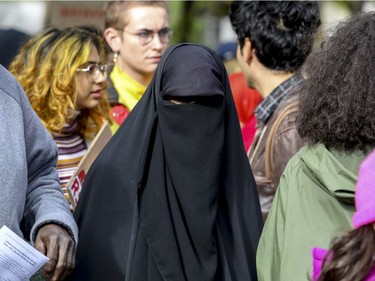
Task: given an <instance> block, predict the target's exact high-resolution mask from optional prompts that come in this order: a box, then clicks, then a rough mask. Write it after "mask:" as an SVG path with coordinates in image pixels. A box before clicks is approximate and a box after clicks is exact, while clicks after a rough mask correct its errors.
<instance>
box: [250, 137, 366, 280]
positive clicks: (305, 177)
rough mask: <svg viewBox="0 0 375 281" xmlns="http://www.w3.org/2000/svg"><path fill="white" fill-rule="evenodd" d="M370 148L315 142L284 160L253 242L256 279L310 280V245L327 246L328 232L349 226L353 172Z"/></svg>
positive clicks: (353, 182)
mask: <svg viewBox="0 0 375 281" xmlns="http://www.w3.org/2000/svg"><path fill="white" fill-rule="evenodd" d="M369 153H370V149H368V150H366V151H357V152H355V153H351V154H348V153H346V152H339V151H336V150H329V149H327V148H326V147H325V146H324V145H323V144H317V145H312V146H305V147H303V148H302V149H301V150H300V151H299V152H298V153H297V154H296V155H295V156H294V157H293V158H292V159H291V160H290V161H289V162H288V164H287V166H286V168H285V170H284V173H283V175H282V176H281V179H280V184H279V187H278V190H277V192H276V196H275V198H274V201H273V204H272V208H271V211H270V213H269V216H268V218H267V220H266V224H265V227H264V229H263V233H262V236H261V239H260V242H259V246H258V251H257V272H258V279H259V281H278V280H280V281H303V280H309V278H310V276H311V272H312V258H311V249H312V248H313V247H321V248H328V247H329V244H330V241H331V240H332V238H334V237H335V236H337V235H340V234H342V233H343V232H345V231H347V230H349V229H351V228H352V224H351V217H352V215H353V213H354V210H355V209H354V191H355V183H356V180H357V173H358V169H359V165H360V163H361V162H362V160H363V159H364V158H365V157H366V155H367V154H369Z"/></svg>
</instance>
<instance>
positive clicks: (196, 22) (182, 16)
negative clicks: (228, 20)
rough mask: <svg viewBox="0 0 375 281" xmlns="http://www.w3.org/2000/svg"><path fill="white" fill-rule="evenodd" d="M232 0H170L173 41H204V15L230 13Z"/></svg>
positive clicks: (216, 16) (218, 15)
mask: <svg viewBox="0 0 375 281" xmlns="http://www.w3.org/2000/svg"><path fill="white" fill-rule="evenodd" d="M231 2H232V1H168V5H169V12H170V22H171V26H172V28H173V30H174V34H173V42H174V43H178V42H196V43H202V42H204V41H205V40H204V38H203V36H204V27H205V26H204V25H205V22H204V16H205V15H207V14H209V15H212V16H213V17H215V18H217V19H218V18H220V17H223V16H227V15H228V11H229V7H230V3H231Z"/></svg>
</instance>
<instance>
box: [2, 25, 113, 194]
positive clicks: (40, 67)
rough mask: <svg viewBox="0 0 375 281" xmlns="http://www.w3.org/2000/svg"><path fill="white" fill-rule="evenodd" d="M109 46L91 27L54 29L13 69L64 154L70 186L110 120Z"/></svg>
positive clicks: (28, 47) (62, 166)
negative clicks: (89, 148) (84, 157)
mask: <svg viewBox="0 0 375 281" xmlns="http://www.w3.org/2000/svg"><path fill="white" fill-rule="evenodd" d="M104 61H105V51H104V44H103V41H102V36H101V33H100V31H98V30H97V29H96V28H94V27H91V26H79V27H68V28H64V29H57V28H50V29H48V30H45V31H44V32H42V33H40V34H38V35H36V36H34V37H32V38H31V39H30V40H29V41H28V42H26V44H25V45H24V46H23V47H22V48H21V50H20V52H19V54H18V55H17V56H16V58H15V59H14V61H13V62H12V63H11V65H10V67H9V70H10V72H12V73H13V75H14V76H15V77H16V78H17V80H18V81H19V83H20V84H21V86H22V87H23V89H24V90H25V92H26V94H27V96H28V98H29V101H30V103H31V105H32V107H33V109H34V110H35V112H36V113H37V114H38V116H39V118H40V119H41V121H42V123H43V124H44V126H45V127H46V128H47V130H48V131H49V132H50V133H51V135H52V136H53V138H54V140H55V142H56V144H57V146H58V150H59V160H58V166H57V168H58V172H59V177H60V181H61V187H62V188H63V191H64V194H65V196H66V198H67V199H68V200H69V197H68V193H67V190H66V185H67V183H68V181H69V179H70V177H71V176H72V174H73V173H74V171H75V169H76V168H77V166H78V163H79V161H80V160H81V159H82V158H83V156H84V155H85V153H86V152H87V145H88V144H87V143H86V142H87V141H89V140H92V139H93V137H94V136H95V134H96V133H97V132H98V131H99V129H100V128H101V126H102V125H103V123H104V122H105V120H106V119H108V111H109V105H108V101H107V94H106V92H105V88H106V82H105V81H106V76H107V66H106V65H103V64H101V63H102V62H104Z"/></svg>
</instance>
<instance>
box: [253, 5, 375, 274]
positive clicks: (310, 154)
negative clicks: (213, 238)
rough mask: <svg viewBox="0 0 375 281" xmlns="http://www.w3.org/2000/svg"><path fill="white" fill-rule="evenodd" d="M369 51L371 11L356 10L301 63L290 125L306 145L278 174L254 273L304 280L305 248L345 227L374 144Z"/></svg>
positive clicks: (373, 63)
mask: <svg viewBox="0 0 375 281" xmlns="http://www.w3.org/2000/svg"><path fill="white" fill-rule="evenodd" d="M374 51H375V13H373V12H372V13H363V14H358V15H356V16H353V17H352V18H350V19H348V20H346V21H344V22H342V23H341V24H340V25H338V28H337V30H336V32H335V33H334V34H333V35H332V36H331V37H330V38H329V39H328V40H327V41H326V42H325V43H324V44H323V46H322V49H321V50H320V51H318V52H317V53H316V54H314V56H313V57H312V58H311V62H310V63H309V64H308V65H307V68H306V76H307V77H308V78H307V79H306V81H305V83H304V84H303V86H302V88H301V92H300V95H299V113H298V117H297V129H298V132H299V133H300V135H301V137H302V138H303V139H304V140H306V142H308V145H306V146H305V147H303V148H302V149H301V150H300V151H299V152H298V153H297V154H296V155H295V156H293V158H292V159H291V160H290V161H289V163H288V165H287V166H286V168H285V170H284V173H283V175H282V176H281V179H280V184H279V187H278V190H277V192H276V195H275V198H274V201H273V204H272V208H271V211H270V213H269V216H268V218H267V221H266V225H265V228H264V231H263V233H262V237H261V240H260V242H259V246H258V250H257V270H258V275H259V277H260V280H288V281H290V280H306V279H307V278H308V274H309V273H311V265H312V260H311V255H310V251H311V248H312V247H322V248H327V247H328V246H329V244H330V241H331V239H332V238H333V237H334V236H336V235H337V234H339V233H340V232H343V231H347V230H350V229H351V228H352V226H351V217H352V215H353V213H354V211H355V208H354V192H355V184H356V181H357V173H358V169H359V165H360V163H361V162H362V161H363V159H364V158H365V157H366V156H367V155H368V154H369V153H370V152H371V151H372V150H373V149H374V148H375V114H374V108H375V94H374V93H375V83H374V78H373V73H374V71H375V58H374V56H373V54H374ZM329 280H333V279H329ZM334 280H336V279H334ZM337 280H344V279H337ZM345 280H351V281H352V280H353V279H351V278H349V279H345Z"/></svg>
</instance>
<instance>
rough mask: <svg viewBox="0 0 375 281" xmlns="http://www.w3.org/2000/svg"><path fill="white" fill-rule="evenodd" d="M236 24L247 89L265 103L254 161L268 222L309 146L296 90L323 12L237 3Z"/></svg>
mask: <svg viewBox="0 0 375 281" xmlns="http://www.w3.org/2000/svg"><path fill="white" fill-rule="evenodd" d="M230 20H231V23H232V26H233V29H234V30H235V32H236V34H237V37H238V43H239V44H238V45H239V47H238V49H237V59H238V61H239V65H240V67H241V70H242V72H243V73H244V76H245V78H246V82H247V85H248V86H249V87H251V88H255V89H256V90H257V91H258V92H259V93H260V95H261V96H262V97H263V99H264V100H263V102H262V103H261V104H260V105H259V106H258V107H257V108H256V110H255V115H256V117H257V121H258V124H257V132H256V135H255V138H254V142H253V144H252V146H251V147H250V149H249V155H248V156H249V159H250V164H251V167H252V169H253V172H254V176H255V180H256V182H257V186H258V193H259V197H260V203H261V207H262V215H263V218H264V219H266V217H267V215H268V212H269V209H270V208H271V204H272V200H273V197H274V194H275V191H276V187H277V186H278V183H279V179H280V176H281V173H282V172H283V170H284V168H285V166H286V164H287V162H288V161H289V159H290V158H291V157H292V156H293V155H294V154H295V153H296V152H297V151H298V150H299V149H300V148H301V147H302V146H303V145H304V143H303V141H302V140H301V138H300V137H299V135H298V133H297V130H296V125H295V119H296V112H297V106H296V104H297V103H296V101H295V100H296V96H297V93H298V91H297V90H296V89H297V88H298V86H299V85H300V84H301V82H302V81H303V77H302V75H301V73H300V69H301V67H302V65H303V64H304V62H305V60H306V58H307V56H308V55H309V53H310V51H311V49H312V47H313V41H314V33H315V31H316V30H317V28H318V27H319V25H320V17H319V8H318V3H317V2H310V1H234V2H233V3H232V6H231V11H230ZM294 92H295V93H294Z"/></svg>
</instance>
